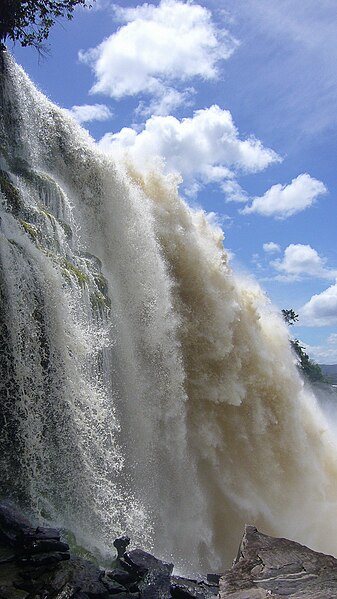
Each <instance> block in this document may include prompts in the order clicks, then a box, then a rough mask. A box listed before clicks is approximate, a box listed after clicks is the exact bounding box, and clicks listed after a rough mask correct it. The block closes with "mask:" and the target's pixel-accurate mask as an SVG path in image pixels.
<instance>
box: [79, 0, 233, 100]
mask: <svg viewBox="0 0 337 599" xmlns="http://www.w3.org/2000/svg"><path fill="white" fill-rule="evenodd" d="M114 10H115V17H116V18H117V20H118V21H119V22H121V23H123V25H122V26H121V27H120V28H119V29H118V30H117V31H116V32H115V33H113V34H112V35H110V36H109V37H108V38H107V39H105V40H104V41H103V42H102V43H101V44H99V45H98V46H97V47H96V48H91V49H89V50H87V51H81V52H80V53H79V58H80V60H81V61H82V62H84V63H86V64H88V65H89V66H90V67H91V68H92V70H93V72H94V74H95V78H96V82H95V84H94V85H93V87H92V89H91V92H92V93H102V94H106V95H108V96H110V97H112V98H116V99H119V98H123V97H125V96H134V95H138V94H144V93H145V94H150V95H152V96H156V97H157V98H163V97H164V96H166V95H167V93H166V92H167V90H172V83H174V85H175V87H176V86H177V85H178V84H179V83H180V84H181V83H183V84H184V83H185V82H187V81H188V80H192V79H193V78H195V77H198V78H202V79H208V80H210V79H215V78H216V77H217V76H218V69H217V65H218V62H219V61H220V60H224V59H227V58H229V57H230V56H231V54H232V53H233V52H234V50H235V48H236V47H237V45H238V42H237V41H236V40H235V39H234V38H233V37H232V36H231V35H230V34H229V32H228V31H226V30H225V29H224V28H221V29H220V28H217V27H216V25H215V24H214V22H213V21H212V14H211V12H210V11H209V10H208V9H207V8H205V7H203V6H200V5H198V4H192V3H191V2H181V1H179V0H161V2H160V3H159V5H158V6H155V5H153V4H148V3H144V4H141V5H139V6H137V7H135V8H122V7H118V6H115V7H114ZM169 93H170V95H171V98H172V100H173V101H174V103H176V102H177V99H178V97H177V96H174V94H172V91H170V92H169ZM183 97H184V94H183V95H182V96H181V98H183ZM161 101H162V100H161ZM167 103H168V104H169V106H168V108H170V103H169V102H166V104H167ZM168 108H167V107H166V110H168Z"/></svg>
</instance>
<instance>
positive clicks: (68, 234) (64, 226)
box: [59, 221, 73, 241]
mask: <svg viewBox="0 0 337 599" xmlns="http://www.w3.org/2000/svg"><path fill="white" fill-rule="evenodd" d="M59 223H60V225H61V227H62V229H63V231H64V233H65V236H66V238H67V239H68V241H70V240H71V238H72V236H73V232H72V230H71V226H70V225H67V223H64V222H63V221H59Z"/></svg>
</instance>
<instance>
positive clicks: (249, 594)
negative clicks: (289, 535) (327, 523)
mask: <svg viewBox="0 0 337 599" xmlns="http://www.w3.org/2000/svg"><path fill="white" fill-rule="evenodd" d="M284 597H291V598H292V599H333V598H337V559H336V558H334V557H332V556H331V555H324V554H323V553H318V552H316V551H313V550H312V549H309V548H308V547H305V546H304V545H300V544H299V543H296V542H294V541H289V540H288V539H283V538H274V537H269V536H268V535H265V534H262V533H260V532H259V531H258V530H257V529H256V528H255V527H254V526H246V528H245V533H244V535H243V538H242V542H241V545H240V548H239V552H238V556H237V558H236V560H235V563H234V565H233V567H232V568H231V569H230V570H229V571H228V572H226V573H225V574H224V576H222V577H221V578H220V599H284Z"/></svg>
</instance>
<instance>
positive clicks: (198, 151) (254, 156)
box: [99, 105, 280, 193]
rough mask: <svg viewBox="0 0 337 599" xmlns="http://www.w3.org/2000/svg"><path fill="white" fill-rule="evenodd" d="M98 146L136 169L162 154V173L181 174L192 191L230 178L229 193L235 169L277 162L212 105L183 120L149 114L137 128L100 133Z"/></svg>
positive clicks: (253, 168) (252, 169)
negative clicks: (241, 137)
mask: <svg viewBox="0 0 337 599" xmlns="http://www.w3.org/2000/svg"><path fill="white" fill-rule="evenodd" d="M99 146H100V147H101V149H102V150H103V151H105V152H107V153H109V154H112V155H113V156H114V157H115V158H120V157H123V156H124V155H125V154H128V155H129V156H130V157H131V158H132V160H133V161H134V162H135V163H136V165H137V166H138V167H139V168H140V169H144V168H146V167H148V166H149V164H150V163H151V161H153V160H154V159H155V157H160V158H161V160H162V161H163V164H164V168H165V171H166V172H176V173H180V174H181V175H182V176H183V178H184V182H185V183H186V185H187V186H188V187H189V188H190V189H191V188H192V189H193V188H194V189H198V188H199V186H200V184H207V183H211V182H213V183H218V184H219V185H220V186H221V185H224V184H225V182H227V183H228V182H229V183H230V184H231V186H232V187H231V189H232V191H236V192H238V189H239V186H237V187H235V184H233V180H234V177H235V174H234V173H236V172H245V173H248V172H250V173H254V172H258V171H261V170H263V169H264V168H266V167H267V166H268V165H269V164H271V163H273V162H277V161H279V160H280V158H279V157H278V155H277V154H276V153H275V152H274V151H273V150H271V149H269V148H265V147H264V146H263V145H262V143H261V142H260V141H259V140H257V139H255V138H252V137H250V138H248V139H244V140H241V139H240V137H239V133H238V130H237V129H236V127H235V125H234V123H233V119H232V116H231V113H230V112H229V111H228V110H222V109H221V108H219V106H216V105H214V106H211V107H210V108H205V109H203V110H197V111H195V113H194V115H193V117H191V118H185V119H182V120H178V119H177V118H175V117H173V116H166V117H163V116H152V117H151V118H150V119H148V120H147V122H146V123H145V126H144V129H143V130H142V131H141V132H139V133H137V131H135V130H134V129H131V128H127V127H125V128H124V129H122V130H121V131H120V132H119V133H107V134H106V135H104V137H103V138H102V139H101V140H100V142H99ZM242 193H244V192H242Z"/></svg>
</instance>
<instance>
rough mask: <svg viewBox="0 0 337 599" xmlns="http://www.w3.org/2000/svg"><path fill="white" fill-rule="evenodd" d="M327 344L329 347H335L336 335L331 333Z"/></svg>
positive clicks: (336, 342) (336, 343)
mask: <svg viewBox="0 0 337 599" xmlns="http://www.w3.org/2000/svg"><path fill="white" fill-rule="evenodd" d="M328 343H329V345H337V334H336V333H332V334H331V335H329V337H328Z"/></svg>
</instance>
